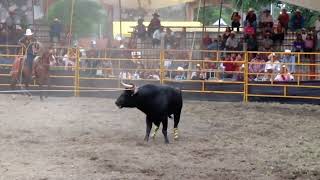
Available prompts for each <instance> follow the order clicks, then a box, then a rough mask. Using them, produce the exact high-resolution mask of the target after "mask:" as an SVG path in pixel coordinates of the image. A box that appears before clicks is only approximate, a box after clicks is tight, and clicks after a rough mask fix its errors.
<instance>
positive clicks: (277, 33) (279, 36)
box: [272, 23, 286, 46]
mask: <svg viewBox="0 0 320 180" xmlns="http://www.w3.org/2000/svg"><path fill="white" fill-rule="evenodd" d="M285 32H286V30H285V28H284V27H283V26H282V25H281V23H278V24H277V25H275V26H274V27H273V31H272V40H273V43H274V44H277V43H279V45H280V46H281V45H282V43H283V40H284V34H285Z"/></svg>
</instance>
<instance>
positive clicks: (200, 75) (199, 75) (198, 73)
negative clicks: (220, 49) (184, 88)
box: [191, 64, 206, 80]
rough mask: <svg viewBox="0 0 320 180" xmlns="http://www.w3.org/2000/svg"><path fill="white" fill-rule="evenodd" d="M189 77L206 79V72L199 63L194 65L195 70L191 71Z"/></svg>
mask: <svg viewBox="0 0 320 180" xmlns="http://www.w3.org/2000/svg"><path fill="white" fill-rule="evenodd" d="M191 79H192V80H205V79H206V73H205V72H204V71H203V70H202V69H201V66H200V64H197V65H196V71H195V72H192V74H191Z"/></svg>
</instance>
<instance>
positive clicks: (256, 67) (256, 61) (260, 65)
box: [249, 54, 265, 81]
mask: <svg viewBox="0 0 320 180" xmlns="http://www.w3.org/2000/svg"><path fill="white" fill-rule="evenodd" d="M264 71H265V61H264V59H263V58H262V57H261V55H260V54H257V55H256V57H255V58H253V59H252V60H251V61H250V63H249V73H263V72H264ZM261 77H262V76H261V75H259V74H251V75H249V79H250V80H255V81H259V80H260V79H261Z"/></svg>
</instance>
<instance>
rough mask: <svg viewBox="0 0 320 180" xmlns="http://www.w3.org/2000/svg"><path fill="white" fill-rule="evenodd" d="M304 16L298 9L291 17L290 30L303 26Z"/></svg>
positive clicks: (296, 29)
mask: <svg viewBox="0 0 320 180" xmlns="http://www.w3.org/2000/svg"><path fill="white" fill-rule="evenodd" d="M304 21H305V19H304V17H303V16H302V14H301V11H300V10H299V9H297V10H296V12H295V13H294V14H293V15H292V17H291V31H298V30H300V29H302V28H303V27H304Z"/></svg>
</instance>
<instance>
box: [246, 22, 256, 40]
mask: <svg viewBox="0 0 320 180" xmlns="http://www.w3.org/2000/svg"><path fill="white" fill-rule="evenodd" d="M250 35H252V36H255V35H256V30H255V29H254V27H253V26H252V24H251V23H249V24H248V25H247V26H246V27H245V28H244V37H245V38H248V37H249V36H250Z"/></svg>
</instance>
